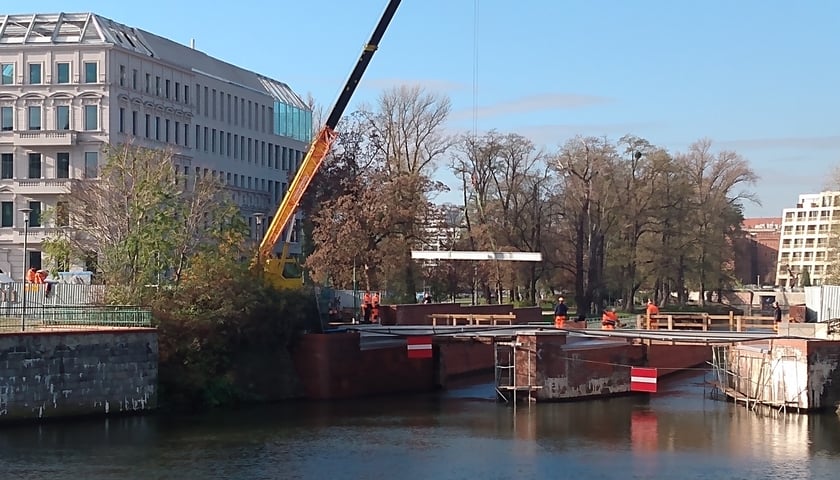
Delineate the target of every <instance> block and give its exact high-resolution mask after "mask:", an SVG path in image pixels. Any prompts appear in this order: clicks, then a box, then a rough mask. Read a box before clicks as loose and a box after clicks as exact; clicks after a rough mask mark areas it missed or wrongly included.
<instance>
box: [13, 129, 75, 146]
mask: <svg viewBox="0 0 840 480" xmlns="http://www.w3.org/2000/svg"><path fill="white" fill-rule="evenodd" d="M15 144H16V145H20V146H22V147H72V146H73V145H75V144H76V132H74V131H73V130H25V131H18V132H15Z"/></svg>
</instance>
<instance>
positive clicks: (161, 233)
mask: <svg viewBox="0 0 840 480" xmlns="http://www.w3.org/2000/svg"><path fill="white" fill-rule="evenodd" d="M172 155H173V154H172V152H171V151H162V150H153V149H148V148H143V147H138V146H134V145H130V144H123V145H116V146H111V147H109V148H107V149H106V151H105V163H104V165H103V166H102V168H101V170H100V172H99V177H98V178H96V179H85V180H81V181H79V182H77V183H75V184H74V185H73V188H72V189H71V191H70V193H69V194H67V195H66V196H65V198H63V199H62V201H61V203H60V205H63V206H64V207H63V208H66V209H67V218H68V220H69V224H70V227H69V229H68V230H67V234H66V236H65V237H64V238H65V239H66V241H67V243H68V244H69V248H70V250H71V252H72V254H73V255H74V256H75V257H76V258H83V257H85V256H87V255H90V254H91V253H92V254H94V255H95V256H96V258H97V264H98V268H99V272H98V274H99V275H101V277H102V281H103V282H104V283H107V284H109V285H110V286H111V287H112V288H109V290H108V291H109V294H110V295H114V296H116V297H119V298H114V297H112V300H114V301H120V302H126V303H135V302H139V301H140V295H141V292H142V291H143V289H144V285H148V284H154V283H157V280H158V279H159V278H161V276H162V273H163V271H164V270H166V271H169V272H170V273H171V277H172V280H173V281H174V283H176V284H177V283H178V282H179V281H180V279H181V273H182V272H183V270H184V268H185V266H186V265H187V264H188V262H189V259H190V258H191V257H192V256H193V255H195V254H196V253H197V252H198V251H200V250H201V249H203V248H206V247H209V246H212V245H215V244H217V243H218V242H219V241H220V239H222V238H224V237H226V236H229V235H231V234H236V235H239V236H241V237H242V238H244V228H245V226H244V222H243V221H242V219H241V217H240V215H239V211H238V208H237V207H236V206H235V205H234V204H233V203H232V202H231V201H230V200H229V199H228V198H227V196H226V194H225V193H224V191H223V190H222V188H221V186H220V185H219V184H218V183H217V182H216V181H215V180H213V179H211V178H204V177H201V178H196V179H194V180H193V181H192V182H190V179H189V178H187V177H182V176H180V175H179V173H178V172H177V171H176V169H175V165H174V163H173V157H172ZM190 184H191V185H190ZM190 186H192V188H190ZM62 215H63V213H62ZM61 242H64V240H63V239H62V238H51V239H49V240H48V241H47V244H48V245H49V246H50V247H51V248H53V250H54V251H55V250H57V249H58V247H59V246H60V245H62V243H61Z"/></svg>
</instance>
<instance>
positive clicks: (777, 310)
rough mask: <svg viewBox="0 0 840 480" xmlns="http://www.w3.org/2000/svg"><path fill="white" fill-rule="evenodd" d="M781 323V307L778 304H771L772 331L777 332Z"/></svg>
mask: <svg viewBox="0 0 840 480" xmlns="http://www.w3.org/2000/svg"><path fill="white" fill-rule="evenodd" d="M780 323H782V307H780V306H779V302H773V331H774V332H778V331H779V324H780Z"/></svg>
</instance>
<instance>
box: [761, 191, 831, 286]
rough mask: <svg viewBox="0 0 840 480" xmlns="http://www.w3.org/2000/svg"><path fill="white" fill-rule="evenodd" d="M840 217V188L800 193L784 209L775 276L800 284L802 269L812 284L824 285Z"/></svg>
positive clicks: (782, 283) (783, 282) (784, 282)
mask: <svg viewBox="0 0 840 480" xmlns="http://www.w3.org/2000/svg"><path fill="white" fill-rule="evenodd" d="M838 220H840V192H834V191H827V192H822V193H815V194H804V195H800V196H799V201H798V202H797V204H796V207H794V208H786V209H784V210H783V212H782V232H781V238H780V243H779V257H778V262H777V263H778V265H777V267H776V279H777V283H778V285H780V286H782V287H786V288H792V287H801V286H803V285H802V280H803V278H802V277H803V272H806V271H807V272H808V277H809V278H810V283H811V284H812V285H821V284H822V281H823V278H824V277H825V276H826V274H827V273H828V270H829V266H830V265H831V264H832V263H834V262H835V261H836V259H835V258H832V257H833V255H832V254H831V248H830V244H831V243H832V238H834V237H837V236H838V233H840V232H837V231H836V226H835V228H832V224H833V223H835V222H837V221H838Z"/></svg>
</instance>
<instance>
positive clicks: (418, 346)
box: [406, 335, 432, 358]
mask: <svg viewBox="0 0 840 480" xmlns="http://www.w3.org/2000/svg"><path fill="white" fill-rule="evenodd" d="M406 343H407V344H408V358H432V337H430V336H428V335H422V336H417V337H408V338H407V339H406Z"/></svg>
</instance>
